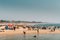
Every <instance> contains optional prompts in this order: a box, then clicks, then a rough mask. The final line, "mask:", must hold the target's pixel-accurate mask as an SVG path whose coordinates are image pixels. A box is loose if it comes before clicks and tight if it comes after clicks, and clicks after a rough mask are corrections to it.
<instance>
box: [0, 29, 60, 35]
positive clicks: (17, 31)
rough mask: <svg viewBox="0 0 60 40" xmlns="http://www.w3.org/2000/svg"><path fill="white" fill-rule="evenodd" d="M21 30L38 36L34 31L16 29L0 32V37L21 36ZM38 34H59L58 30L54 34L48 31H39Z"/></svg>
mask: <svg viewBox="0 0 60 40" xmlns="http://www.w3.org/2000/svg"><path fill="white" fill-rule="evenodd" d="M23 30H24V31H25V32H26V34H38V33H37V31H36V30H27V29H22V28H21V29H16V30H15V31H14V30H4V32H0V36H5V35H17V34H23ZM39 34H60V30H57V29H56V30H55V31H54V32H51V31H50V30H48V29H46V30H42V29H39Z"/></svg>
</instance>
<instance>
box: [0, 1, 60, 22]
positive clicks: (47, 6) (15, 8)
mask: <svg viewBox="0 0 60 40" xmlns="http://www.w3.org/2000/svg"><path fill="white" fill-rule="evenodd" d="M1 19H4V20H21V21H42V22H53V23H60V0H0V20H1Z"/></svg>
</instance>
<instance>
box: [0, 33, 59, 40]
mask: <svg viewBox="0 0 60 40" xmlns="http://www.w3.org/2000/svg"><path fill="white" fill-rule="evenodd" d="M34 35H36V34H31V35H10V36H8V35H6V36H0V40H60V34H40V35H36V37H33V36H34Z"/></svg>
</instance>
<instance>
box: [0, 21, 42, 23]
mask: <svg viewBox="0 0 60 40" xmlns="http://www.w3.org/2000/svg"><path fill="white" fill-rule="evenodd" d="M3 22H6V23H43V22H36V21H15V20H13V21H9V20H0V23H3Z"/></svg>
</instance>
